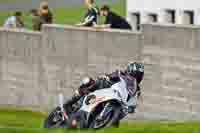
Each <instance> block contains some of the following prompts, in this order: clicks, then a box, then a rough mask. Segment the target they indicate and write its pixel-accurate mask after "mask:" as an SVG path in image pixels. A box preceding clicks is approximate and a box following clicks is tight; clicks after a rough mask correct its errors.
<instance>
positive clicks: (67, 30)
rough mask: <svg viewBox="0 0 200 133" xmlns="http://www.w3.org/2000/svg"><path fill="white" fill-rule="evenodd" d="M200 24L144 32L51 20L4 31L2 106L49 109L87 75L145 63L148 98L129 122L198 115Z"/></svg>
mask: <svg viewBox="0 0 200 133" xmlns="http://www.w3.org/2000/svg"><path fill="white" fill-rule="evenodd" d="M199 36H200V28H198V27H186V26H182V27H180V26H179V27H178V26H172V25H162V26H161V25H142V33H139V32H136V33H133V32H128V31H117V30H115V31H110V30H105V31H99V30H93V29H88V28H75V27H69V26H66V27H64V26H59V25H51V26H50V25H46V26H44V27H43V30H42V33H33V32H28V31H26V32H23V31H8V30H5V29H1V30H0V84H1V90H2V92H3V93H0V104H1V105H2V106H5V105H11V106H23V107H31V108H33V109H39V110H48V109H51V108H53V107H54V106H56V104H57V102H58V101H57V95H58V94H59V93H63V94H64V95H65V96H66V99H67V98H69V96H70V95H71V94H72V93H73V90H74V89H75V88H77V86H78V85H79V81H80V79H81V78H82V77H84V76H86V75H91V76H97V75H99V74H103V73H107V72H112V71H113V70H115V69H119V68H123V67H124V66H125V65H126V64H127V63H128V62H129V61H131V60H139V61H142V62H144V63H145V80H144V82H143V84H142V88H143V95H142V98H141V99H140V104H139V107H138V110H137V113H136V114H135V115H132V116H129V117H128V118H129V119H151V120H152V119H153V120H196V119H198V120H199V119H200V115H199V113H198V112H199V111H200V103H199V100H200V98H199V96H200V90H199V89H198V87H199V86H200V83H199V82H198V79H199V77H200V72H199V68H200V54H199V52H198V50H199V46H198V44H199V42H200V40H199Z"/></svg>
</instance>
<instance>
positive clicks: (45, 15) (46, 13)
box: [39, 1, 53, 24]
mask: <svg viewBox="0 0 200 133" xmlns="http://www.w3.org/2000/svg"><path fill="white" fill-rule="evenodd" d="M39 14H40V17H41V20H42V23H43V24H52V23H53V14H52V12H51V11H50V9H49V5H48V3H47V2H46V1H43V2H42V3H41V4H40V9H39Z"/></svg>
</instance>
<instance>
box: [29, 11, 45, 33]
mask: <svg viewBox="0 0 200 133" xmlns="http://www.w3.org/2000/svg"><path fill="white" fill-rule="evenodd" d="M30 14H31V19H32V29H33V30H35V31H40V30H41V27H42V19H41V17H40V14H39V10H37V9H32V10H31V11H30Z"/></svg>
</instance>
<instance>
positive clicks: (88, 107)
mask: <svg viewBox="0 0 200 133" xmlns="http://www.w3.org/2000/svg"><path fill="white" fill-rule="evenodd" d="M120 79H121V80H120V82H118V83H116V84H114V85H112V86H111V88H105V89H101V90H96V91H94V92H93V93H90V94H89V95H87V96H85V98H84V99H83V102H82V105H81V108H80V109H79V110H78V111H77V112H76V113H78V114H79V120H78V123H79V124H78V125H79V128H91V129H100V128H103V127H110V126H115V127H118V126H119V122H120V120H121V119H123V118H124V117H125V116H127V115H128V107H129V105H134V106H135V107H136V105H137V95H136V96H135V97H131V98H129V95H128V91H127V85H126V82H125V81H124V79H123V78H120ZM53 112H58V113H53ZM53 112H52V113H51V114H50V115H49V117H48V118H47V120H45V124H44V127H45V128H51V127H63V125H66V126H67V122H64V121H65V120H67V119H68V118H69V117H68V116H67V115H66V114H67V112H64V115H62V114H63V113H62V112H63V109H62V107H60V108H59V110H57V111H56V110H55V111H53ZM52 114H54V115H52ZM55 114H56V115H55ZM58 114H60V115H58ZM57 115H58V116H59V117H58V118H56V117H57ZM53 120H55V121H54V122H53V123H54V124H53V125H52V124H50V123H52V121H53ZM56 121H57V122H56ZM58 122H59V123H58ZM55 125H56V126H55ZM68 127H70V126H69V125H68Z"/></svg>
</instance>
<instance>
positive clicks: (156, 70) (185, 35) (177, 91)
mask: <svg viewBox="0 0 200 133" xmlns="http://www.w3.org/2000/svg"><path fill="white" fill-rule="evenodd" d="M199 31H200V30H199V28H198V27H190V26H185V27H184V26H181V27H180V26H172V25H166V26H162V25H143V36H144V39H143V40H142V41H143V43H142V44H143V48H142V60H143V61H144V62H145V66H146V67H145V70H146V73H145V82H144V89H145V91H144V95H143V96H144V97H143V99H144V103H143V105H144V107H143V108H145V110H148V113H152V114H156V115H157V116H158V117H160V116H161V117H160V118H161V119H172V120H176V119H183V120H190V119H196V120H198V119H200V116H199V111H200V110H199V107H198V106H199V105H200V104H199V102H198V101H200V97H199V96H200V90H199V86H200V82H199V78H200V71H199V68H200V58H199V57H200V54H199V39H198V38H199V37H198V36H199ZM145 99H148V100H145ZM156 112H157V113H156ZM156 115H155V116H154V117H156Z"/></svg>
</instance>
